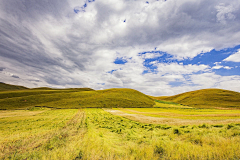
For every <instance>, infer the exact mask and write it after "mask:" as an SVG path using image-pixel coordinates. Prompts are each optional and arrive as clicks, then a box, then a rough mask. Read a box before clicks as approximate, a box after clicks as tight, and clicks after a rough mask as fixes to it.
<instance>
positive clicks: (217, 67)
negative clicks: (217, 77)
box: [212, 65, 223, 69]
mask: <svg viewBox="0 0 240 160" xmlns="http://www.w3.org/2000/svg"><path fill="white" fill-rule="evenodd" d="M220 68H223V66H220V65H216V66H213V67H212V69H220Z"/></svg>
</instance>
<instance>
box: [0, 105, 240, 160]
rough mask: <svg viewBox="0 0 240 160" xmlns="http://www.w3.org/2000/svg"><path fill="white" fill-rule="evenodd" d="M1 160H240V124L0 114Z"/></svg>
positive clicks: (76, 113)
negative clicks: (177, 124) (153, 121)
mask: <svg viewBox="0 0 240 160" xmlns="http://www.w3.org/2000/svg"><path fill="white" fill-rule="evenodd" d="M0 128H1V132H0V159H239V158H240V150H239V148H240V123H232V124H225V125H215V126H214V125H208V124H202V125H187V124H185V125H182V126H176V125H169V124H148V123H140V122H136V121H132V120H129V119H127V118H124V117H121V116H117V115H113V114H110V113H108V112H106V111H104V110H102V109H90V108H88V109H80V110H77V109H54V110H53V109H46V108H35V109H33V110H32V111H29V110H25V111H24V110H11V111H10V110H8V111H0Z"/></svg>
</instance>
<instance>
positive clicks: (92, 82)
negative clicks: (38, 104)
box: [0, 0, 240, 95]
mask: <svg viewBox="0 0 240 160" xmlns="http://www.w3.org/2000/svg"><path fill="white" fill-rule="evenodd" d="M239 15H240V3H239V1H238V0H232V1H231V2H229V1H226V0H212V1H207V0H194V1H193V0H181V1H177V0H168V1H161V0H159V1H155V0H150V1H148V3H146V1H133V0H128V1H125V0H106V1H85V0H80V1H79V0H60V1H38V0H32V1H26V2H25V1H15V0H8V1H0V26H1V27H0V64H1V67H3V68H7V69H6V71H7V72H9V73H11V74H12V75H17V76H18V77H19V78H16V76H15V78H14V77H13V76H12V75H11V74H5V73H2V72H4V71H5V69H4V70H3V68H0V71H1V72H0V74H1V78H0V81H3V82H6V83H7V82H10V83H17V84H19V85H25V86H27V87H36V86H50V87H91V88H94V89H100V88H111V87H130V88H135V89H138V90H140V91H142V92H144V93H148V94H154V95H164V94H166V95H171V94H176V93H179V92H182V91H189V90H191V89H196V87H194V86H191V85H192V82H189V81H191V80H194V82H197V81H196V79H191V78H190V77H188V76H186V75H190V74H199V72H204V73H205V72H207V73H209V72H211V68H210V67H209V66H208V65H203V64H188V65H185V64H178V63H176V62H173V63H170V64H168V63H159V62H158V61H152V62H151V63H149V65H152V66H154V67H155V69H154V71H153V69H151V68H149V67H147V66H146V65H145V64H144V63H145V60H146V59H154V58H157V57H159V58H161V57H162V55H163V54H162V53H168V54H170V55H172V56H173V57H172V58H173V59H177V60H180V59H192V58H194V57H195V56H197V55H199V54H206V52H209V51H211V50H212V49H216V50H221V49H224V48H228V47H234V46H236V45H239V37H240V30H239V28H240V17H239ZM152 51H154V52H152ZM156 51H158V52H156ZM143 52H145V54H142V55H139V53H143ZM122 57H123V58H124V60H125V61H126V63H124V65H123V64H116V63H114V62H115V61H116V59H117V58H122ZM162 58H164V57H162ZM238 59H239V58H238V53H236V54H234V55H231V56H230V57H228V58H227V59H225V61H237V62H239V61H238ZM216 67H219V66H215V68H214V67H213V69H217V68H216ZM225 69H229V68H227V66H225ZM145 71H148V72H147V73H145ZM216 78H217V77H216ZM173 81H181V82H182V83H183V85H182V86H178V87H172V86H171V85H170V84H169V83H170V82H173ZM235 81H237V79H235ZM235 81H234V82H235ZM205 83H207V82H205ZM216 83H217V82H216ZM221 83H222V82H221ZM226 83H227V82H226ZM194 84H195V83H194ZM197 84H198V85H201V87H205V85H204V84H202V83H200V82H198V83H197ZM211 84H212V85H213V86H214V84H213V83H211ZM219 84H220V82H219ZM207 86H209V85H207ZM198 87H199V86H198Z"/></svg>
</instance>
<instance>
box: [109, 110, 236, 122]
mask: <svg viewBox="0 0 240 160" xmlns="http://www.w3.org/2000/svg"><path fill="white" fill-rule="evenodd" d="M104 110H105V111H107V112H109V113H111V114H113V115H118V116H123V117H126V118H128V119H131V120H134V121H138V122H141V123H151V124H167V125H186V124H188V125H199V124H204V123H205V124H229V123H239V122H240V113H238V114H234V115H233V114H231V113H230V114H210V115H181V117H184V118H185V119H180V118H179V117H180V116H179V115H176V114H174V113H171V112H170V113H168V112H166V110H165V112H163V113H161V114H160V113H156V112H155V113H154V112H143V111H142V112H140V111H138V110H145V111H146V110H147V111H149V110H150V111H151V110H153V109H146V108H145V109H133V108H131V109H128V108H121V109H104ZM168 110H169V111H171V110H170V109H168ZM149 115H150V116H149ZM159 115H164V117H158V116H159ZM167 116H168V117H167ZM230 116H234V117H235V118H232V117H230ZM165 117H167V118H165ZM174 117H177V118H174ZM186 117H187V118H186ZM192 117H195V119H192ZM198 117H201V119H197V118H198ZM203 117H208V118H209V117H210V118H212V119H206V118H204V119H203ZM216 117H217V119H215V118H216ZM224 117H225V119H223V118H224Z"/></svg>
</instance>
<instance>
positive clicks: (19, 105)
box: [0, 88, 155, 109]
mask: <svg viewBox="0 0 240 160" xmlns="http://www.w3.org/2000/svg"><path fill="white" fill-rule="evenodd" d="M154 104H155V102H154V100H153V99H152V98H150V97H148V96H147V95H145V94H143V93H141V92H138V91H136V90H133V89H123V88H121V89H107V90H98V91H94V90H92V89H89V88H82V89H81V88H75V89H58V90H54V89H46V88H44V89H42V90H41V89H28V90H23V91H7V92H6V91H4V92H0V109H27V108H32V107H34V106H46V107H51V108H86V107H88V108H91V107H94V108H112V107H122V108H124V107H153V106H154Z"/></svg>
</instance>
